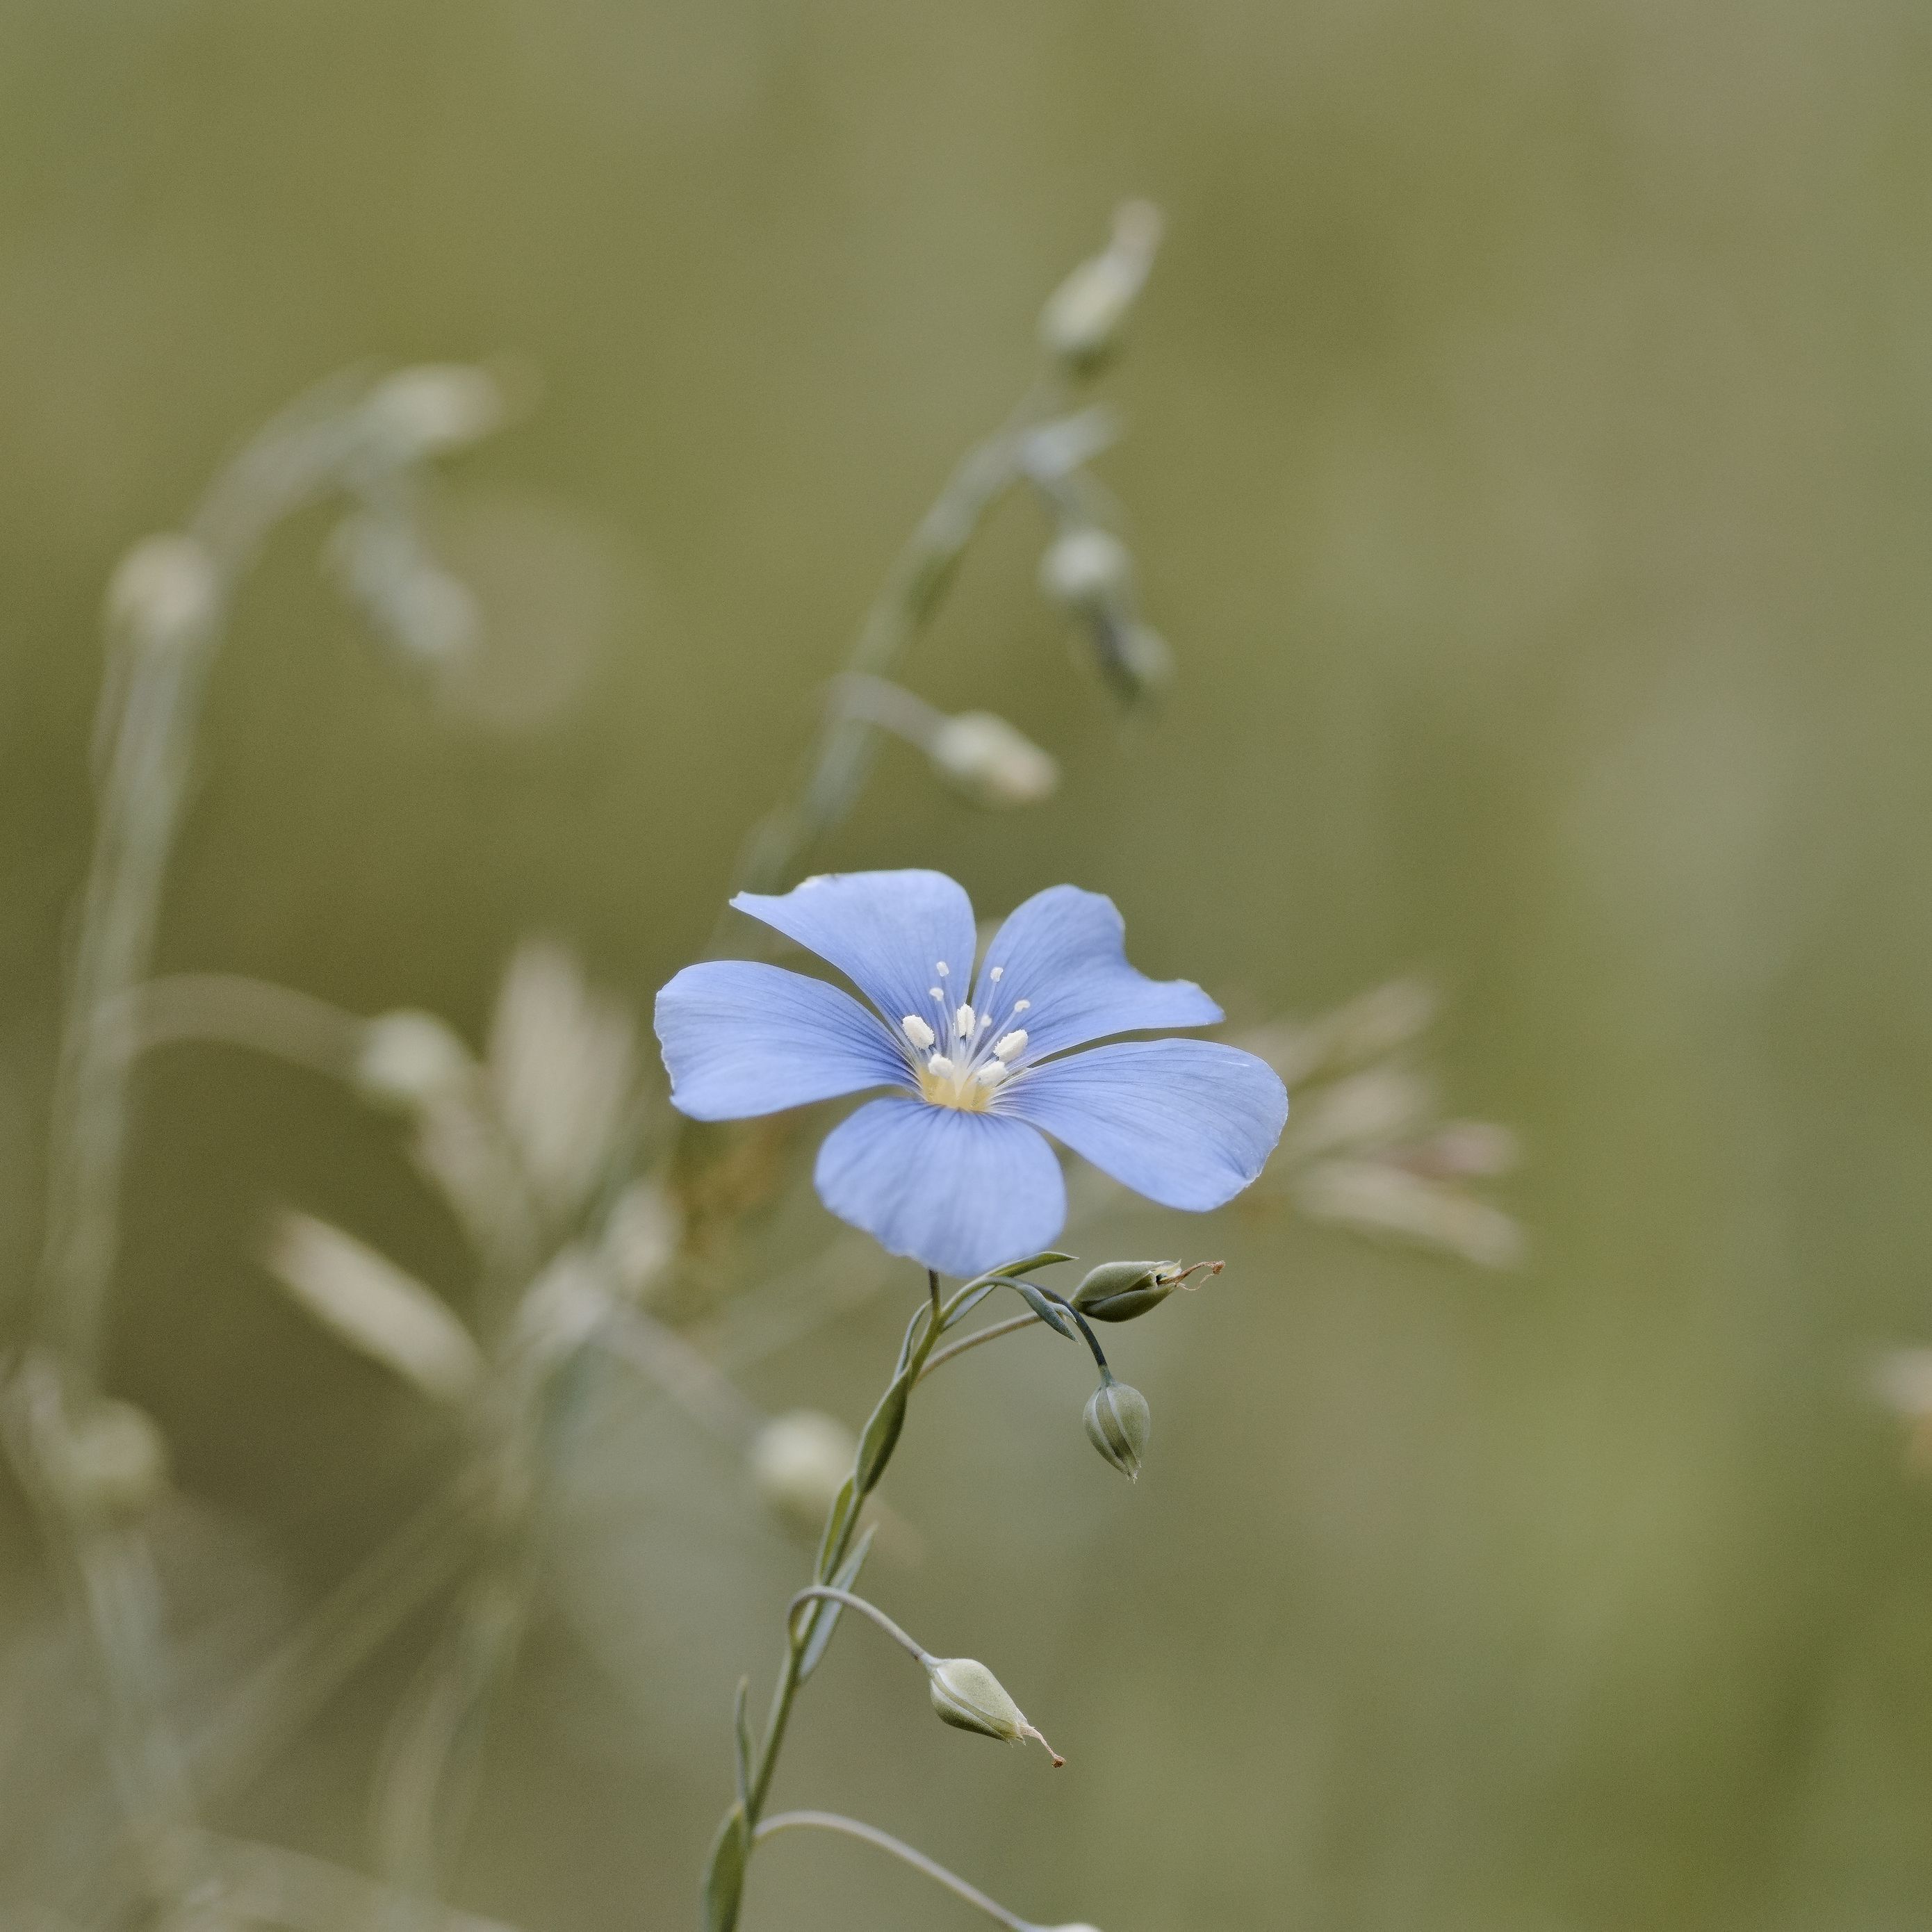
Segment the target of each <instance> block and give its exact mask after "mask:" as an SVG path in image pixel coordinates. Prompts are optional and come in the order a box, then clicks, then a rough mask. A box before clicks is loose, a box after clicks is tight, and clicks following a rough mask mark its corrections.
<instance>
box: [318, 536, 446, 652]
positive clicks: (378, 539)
mask: <svg viewBox="0 0 1932 1932" xmlns="http://www.w3.org/2000/svg"><path fill="white" fill-rule="evenodd" d="M329 562H331V564H332V565H333V566H334V568H335V574H336V575H337V577H338V579H339V580H340V581H341V586H342V589H343V591H344V594H345V595H347V596H348V597H350V598H352V599H353V601H355V602H356V603H357V604H360V605H361V606H362V610H363V611H364V613H365V615H366V616H368V620H369V622H371V624H373V625H375V626H376V627H377V628H378V629H379V630H380V631H383V632H384V633H385V634H386V635H387V636H388V637H389V639H390V640H392V642H393V643H395V644H396V645H397V646H398V647H399V648H400V649H401V650H402V651H403V652H404V654H405V655H407V656H408V657H410V658H414V659H416V661H419V662H420V663H424V664H449V663H452V662H454V661H455V660H457V659H458V658H463V657H466V656H467V655H469V652H471V651H472V649H474V648H475V644H476V643H477V640H478V637H480V636H481V631H482V617H481V612H480V611H479V610H478V606H477V602H476V599H475V595H474V594H473V593H472V592H471V590H470V589H469V586H468V585H467V584H466V583H463V582H462V581H461V580H460V579H458V578H457V577H452V575H451V574H449V571H446V570H445V569H444V568H443V566H442V565H440V564H439V563H437V562H436V561H435V560H434V559H433V558H432V557H431V556H429V555H428V553H427V552H426V551H425V550H424V548H423V546H422V543H421V541H419V538H418V537H417V535H416V532H415V531H414V530H413V529H411V528H410V526H409V525H408V524H407V523H405V522H404V521H402V520H400V519H399V518H397V517H389V516H374V515H368V514H359V515H356V516H352V517H345V518H344V520H343V522H342V523H341V526H339V527H338V529H337V531H336V532H335V537H334V538H333V539H332V541H331V543H330V545H329Z"/></svg>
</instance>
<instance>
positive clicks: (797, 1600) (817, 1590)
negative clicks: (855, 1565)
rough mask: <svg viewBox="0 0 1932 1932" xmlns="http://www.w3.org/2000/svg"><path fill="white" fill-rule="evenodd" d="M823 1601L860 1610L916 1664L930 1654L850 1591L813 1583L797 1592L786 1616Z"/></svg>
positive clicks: (884, 1614)
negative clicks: (806, 1605) (801, 1607)
mask: <svg viewBox="0 0 1932 1932" xmlns="http://www.w3.org/2000/svg"><path fill="white" fill-rule="evenodd" d="M815 1601H824V1602H826V1603H832V1604H844V1606H845V1607H846V1608H847V1610H861V1611H862V1612H864V1613H865V1615H866V1616H868V1617H870V1618H871V1620H872V1621H873V1622H874V1623H875V1624H877V1625H878V1627H879V1628H880V1629H881V1630H882V1631H884V1632H885V1634H886V1636H888V1637H890V1638H891V1639H892V1641H893V1642H894V1643H895V1644H897V1645H898V1647H899V1648H900V1649H901V1650H903V1651H904V1652H905V1654H906V1655H907V1656H908V1657H910V1658H912V1659H913V1661H915V1662H916V1663H919V1664H923V1663H925V1662H926V1660H927V1659H928V1658H930V1657H931V1656H932V1652H931V1651H929V1650H928V1649H926V1647H925V1646H924V1645H922V1644H918V1643H913V1640H912V1639H911V1638H910V1637H907V1635H906V1634H905V1632H904V1631H902V1630H901V1629H900V1628H899V1627H898V1625H897V1624H895V1623H894V1622H892V1619H891V1618H890V1617H889V1616H886V1613H885V1612H884V1611H883V1610H880V1608H879V1607H878V1605H877V1604H868V1603H867V1602H866V1601H865V1598H863V1597H855V1596H854V1595H853V1594H852V1592H850V1590H835V1589H832V1586H830V1585H829V1584H827V1583H814V1584H813V1585H812V1586H811V1587H810V1588H809V1589H804V1590H801V1591H799V1593H798V1594H797V1595H796V1596H795V1597H793V1598H792V1600H791V1604H790V1608H789V1610H787V1615H788V1616H790V1615H795V1614H796V1612H797V1610H798V1607H799V1604H809V1603H812V1602H815Z"/></svg>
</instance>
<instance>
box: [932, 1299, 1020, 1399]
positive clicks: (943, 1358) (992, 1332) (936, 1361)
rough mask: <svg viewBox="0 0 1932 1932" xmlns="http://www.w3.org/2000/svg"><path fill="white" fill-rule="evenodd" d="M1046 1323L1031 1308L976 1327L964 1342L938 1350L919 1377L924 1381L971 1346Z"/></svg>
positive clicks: (975, 1346) (974, 1346) (974, 1347)
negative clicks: (1004, 1318)
mask: <svg viewBox="0 0 1932 1932" xmlns="http://www.w3.org/2000/svg"><path fill="white" fill-rule="evenodd" d="M1044 1326H1045V1324H1044V1323H1043V1322H1042V1321H1041V1320H1040V1317H1039V1316H1037V1315H1035V1314H1034V1313H1032V1312H1031V1310H1029V1311H1028V1313H1026V1314H1025V1315H1011V1316H1008V1317H1007V1319H1006V1320H1005V1321H1004V1322H995V1323H994V1324H993V1325H992V1327H990V1328H980V1329H976V1330H975V1331H974V1332H973V1333H972V1334H970V1335H968V1337H966V1339H965V1340H964V1341H963V1342H954V1343H950V1345H949V1346H947V1347H945V1348H944V1349H939V1350H938V1351H937V1352H935V1354H934V1355H933V1356H932V1358H931V1359H930V1360H929V1361H928V1362H927V1364H926V1367H924V1368H922V1370H919V1380H920V1381H921V1382H924V1381H925V1379H926V1377H927V1376H929V1375H931V1374H932V1373H934V1371H935V1370H937V1369H938V1368H939V1367H941V1365H942V1364H944V1363H947V1362H950V1361H952V1359H953V1357H954V1356H956V1355H965V1352H967V1350H968V1349H978V1348H982V1347H983V1346H985V1345H986V1343H989V1342H997V1341H998V1340H999V1339H1000V1337H1001V1336H1002V1335H1017V1334H1019V1331H1021V1330H1022V1328H1043V1327H1044Z"/></svg>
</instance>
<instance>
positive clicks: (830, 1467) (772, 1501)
mask: <svg viewBox="0 0 1932 1932" xmlns="http://www.w3.org/2000/svg"><path fill="white" fill-rule="evenodd" d="M858 1447H859V1441H858V1438H857V1437H856V1436H854V1435H853V1433H852V1432H851V1431H850V1430H849V1429H847V1427H845V1425H844V1424H843V1423H842V1422H840V1421H838V1420H837V1419H836V1418H834V1417H832V1416H829V1415H821V1414H820V1412H818V1411H817V1409H793V1411H791V1412H790V1414H789V1415H781V1416H776V1417H774V1418H773V1419H772V1421H769V1422H768V1423H766V1424H765V1426H764V1427H763V1428H762V1429H761V1430H759V1431H758V1433H757V1436H756V1437H755V1438H754V1439H753V1441H752V1443H751V1454H750V1457H749V1459H748V1460H749V1461H750V1464H751V1481H752V1482H753V1484H754V1485H755V1487H757V1492H758V1495H759V1496H760V1499H762V1500H763V1502H764V1503H765V1504H766V1506H767V1507H768V1508H770V1509H772V1511H775V1513H776V1514H778V1515H779V1516H781V1517H784V1519H785V1520H786V1521H787V1522H788V1523H792V1524H793V1525H794V1526H796V1527H798V1528H799V1529H803V1530H805V1531H808V1532H810V1531H815V1530H817V1529H819V1528H820V1526H821V1525H822V1524H823V1523H824V1520H825V1514H826V1511H827V1510H829V1508H831V1507H832V1499H834V1498H835V1496H837V1495H838V1492H839V1490H841V1488H842V1487H844V1481H845V1478H847V1476H849V1475H850V1474H851V1473H852V1462H853V1457H854V1456H855V1455H856V1454H857V1451H858Z"/></svg>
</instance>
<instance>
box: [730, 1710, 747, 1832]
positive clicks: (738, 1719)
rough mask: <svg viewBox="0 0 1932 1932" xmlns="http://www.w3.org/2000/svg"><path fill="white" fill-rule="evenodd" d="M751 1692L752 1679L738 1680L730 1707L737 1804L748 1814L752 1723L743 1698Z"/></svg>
mask: <svg viewBox="0 0 1932 1932" xmlns="http://www.w3.org/2000/svg"><path fill="white" fill-rule="evenodd" d="M750 1695H751V1679H749V1678H748V1677H741V1678H739V1680H738V1695H737V1698H736V1701H735V1702H734V1703H733V1706H732V1707H731V1735H732V1736H733V1738H735V1739H736V1740H737V1745H738V1804H739V1809H740V1810H742V1811H744V1812H745V1814H747V1815H748V1814H749V1813H750V1811H751V1720H750V1719H749V1718H747V1717H746V1716H745V1700H746V1699H747V1698H748V1697H750Z"/></svg>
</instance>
